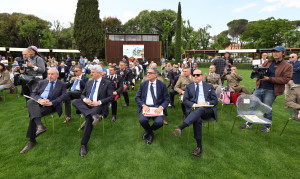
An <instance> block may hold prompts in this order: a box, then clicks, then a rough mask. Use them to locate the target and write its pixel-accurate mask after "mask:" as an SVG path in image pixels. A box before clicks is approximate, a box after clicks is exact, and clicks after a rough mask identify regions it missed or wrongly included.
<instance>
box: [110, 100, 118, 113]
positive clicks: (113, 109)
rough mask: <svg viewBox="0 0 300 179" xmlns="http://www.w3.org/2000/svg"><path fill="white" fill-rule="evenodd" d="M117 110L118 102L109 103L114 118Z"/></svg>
mask: <svg viewBox="0 0 300 179" xmlns="http://www.w3.org/2000/svg"><path fill="white" fill-rule="evenodd" d="M117 110H118V102H117V101H113V102H112V103H111V111H112V115H114V116H116V115H117Z"/></svg>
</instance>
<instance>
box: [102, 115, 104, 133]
mask: <svg viewBox="0 0 300 179" xmlns="http://www.w3.org/2000/svg"><path fill="white" fill-rule="evenodd" d="M102 136H103V138H104V118H102Z"/></svg>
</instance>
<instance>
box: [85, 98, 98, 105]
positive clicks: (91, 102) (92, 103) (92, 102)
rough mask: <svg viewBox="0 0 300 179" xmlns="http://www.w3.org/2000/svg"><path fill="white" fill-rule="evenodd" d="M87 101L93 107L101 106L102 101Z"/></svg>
mask: <svg viewBox="0 0 300 179" xmlns="http://www.w3.org/2000/svg"><path fill="white" fill-rule="evenodd" d="M85 103H86V104H87V105H89V106H92V107H95V106H99V105H100V102H98V101H91V100H90V99H88V98H87V99H86V100H85Z"/></svg>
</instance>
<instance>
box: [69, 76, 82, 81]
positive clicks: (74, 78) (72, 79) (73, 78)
mask: <svg viewBox="0 0 300 179" xmlns="http://www.w3.org/2000/svg"><path fill="white" fill-rule="evenodd" d="M75 80H78V81H80V80H81V78H77V77H72V78H71V81H75Z"/></svg>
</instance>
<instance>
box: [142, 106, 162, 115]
mask: <svg viewBox="0 0 300 179" xmlns="http://www.w3.org/2000/svg"><path fill="white" fill-rule="evenodd" d="M149 108H150V110H149V112H145V111H144V110H143V114H144V116H147V117H154V116H163V115H164V113H163V110H162V111H161V113H160V114H156V113H155V112H154V111H155V110H156V109H157V108H155V107H149Z"/></svg>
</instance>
